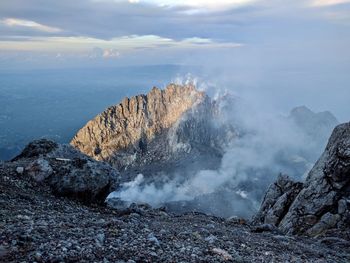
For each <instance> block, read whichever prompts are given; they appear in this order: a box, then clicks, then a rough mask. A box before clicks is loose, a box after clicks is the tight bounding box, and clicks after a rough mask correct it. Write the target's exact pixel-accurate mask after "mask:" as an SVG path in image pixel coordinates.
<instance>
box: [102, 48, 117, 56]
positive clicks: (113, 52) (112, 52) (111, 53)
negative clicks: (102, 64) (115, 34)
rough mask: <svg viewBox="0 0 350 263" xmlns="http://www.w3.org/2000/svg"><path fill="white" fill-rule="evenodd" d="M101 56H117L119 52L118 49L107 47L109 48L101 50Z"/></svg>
mask: <svg viewBox="0 0 350 263" xmlns="http://www.w3.org/2000/svg"><path fill="white" fill-rule="evenodd" d="M102 56H103V57H104V58H117V57H119V56H120V53H119V51H118V50H116V49H114V48H109V49H105V50H104V51H103V54H102Z"/></svg>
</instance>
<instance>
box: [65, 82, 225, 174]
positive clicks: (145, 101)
mask: <svg viewBox="0 0 350 263" xmlns="http://www.w3.org/2000/svg"><path fill="white" fill-rule="evenodd" d="M214 108H215V104H214V103H213V102H212V101H211V100H210V98H209V97H208V96H207V95H206V94H205V93H204V92H201V91H198V90H196V88H195V87H194V86H193V85H185V86H181V85H176V84H170V85H168V86H167V87H166V88H165V89H164V90H161V89H158V88H156V87H154V88H153V89H152V90H151V91H150V92H149V93H148V94H147V95H138V96H134V97H131V98H125V99H123V100H122V102H121V103H119V104H117V105H115V106H111V107H109V108H108V109H106V110H105V111H104V112H102V113H101V114H99V115H98V116H96V117H95V118H94V119H93V120H91V121H89V122H88V123H87V124H86V125H85V126H84V127H83V128H82V129H81V130H80V131H79V132H78V133H77V134H76V135H75V137H74V138H73V140H72V141H71V145H73V146H74V147H76V148H77V149H79V150H80V151H82V152H83V153H85V154H87V155H89V156H91V157H93V158H94V159H96V160H104V161H108V162H109V163H111V164H112V165H113V166H115V167H117V168H118V169H120V170H125V169H128V167H135V166H140V165H143V166H145V165H148V164H151V163H157V164H161V163H162V161H167V162H168V161H169V159H173V160H175V159H176V158H177V157H179V156H180V155H186V154H189V153H190V152H191V151H193V150H198V147H199V148H203V147H206V146H208V147H211V146H213V145H215V139H216V138H218V137H216V134H215V132H213V131H212V125H211V124H210V122H211V121H213V120H214V115H215V114H216V112H217V111H215V110H214ZM216 132H217V130H216ZM214 137H216V138H214ZM214 152H215V151H214ZM214 154H215V153H214Z"/></svg>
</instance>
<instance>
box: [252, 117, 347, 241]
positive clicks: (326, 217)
mask: <svg viewBox="0 0 350 263" xmlns="http://www.w3.org/2000/svg"><path fill="white" fill-rule="evenodd" d="M281 182H285V183H282V185H289V186H288V187H286V188H285V189H283V188H281V187H280V188H279V186H280V185H281ZM295 186H296V184H295V183H293V182H291V181H289V180H285V179H283V178H281V177H280V178H279V179H278V181H277V182H276V183H275V184H274V185H272V186H271V187H270V188H269V190H268V191H267V193H266V196H265V199H264V201H263V203H262V206H261V209H260V211H259V213H258V214H257V216H256V218H255V222H260V223H262V222H265V223H266V222H270V223H273V224H275V225H277V226H278V228H279V229H280V230H281V231H283V232H284V233H288V234H308V235H311V236H315V235H319V234H322V233H324V232H325V231H327V230H330V229H335V228H339V229H347V228H348V227H349V222H350V220H349V219H350V210H349V208H350V123H345V124H341V125H338V126H337V127H336V128H335V129H334V131H333V133H332V135H331V137H330V139H329V142H328V144H327V147H326V149H325V151H324V153H323V154H322V156H321V157H320V159H319V160H318V161H317V163H316V164H315V166H314V167H313V168H312V170H311V171H310V172H309V174H308V177H307V179H306V181H305V183H304V185H303V187H302V189H301V190H297V189H298V188H299V187H300V186H299V187H295ZM293 188H295V190H293ZM291 191H292V192H293V193H296V192H297V191H300V192H299V193H298V194H297V195H296V196H295V194H292V195H289V197H288V194H287V193H288V192H289V193H290V192H291ZM294 196H295V198H294ZM290 203H291V205H289V204H290ZM280 211H282V212H281V213H280ZM275 215H276V216H275Z"/></svg>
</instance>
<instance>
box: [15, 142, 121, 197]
mask: <svg viewBox="0 0 350 263" xmlns="http://www.w3.org/2000/svg"><path fill="white" fill-rule="evenodd" d="M14 160H16V161H19V160H25V161H27V160H30V161H31V162H30V163H29V165H28V166H27V167H26V169H25V172H26V173H27V174H28V175H29V176H30V177H32V178H33V179H34V180H35V181H37V182H43V181H45V182H46V183H47V184H48V185H50V187H51V188H52V191H53V192H54V193H55V194H57V195H61V196H68V197H72V198H77V199H80V200H82V201H84V202H85V203H103V202H104V200H105V198H106V197H107V195H108V194H109V193H110V192H112V191H113V190H114V189H116V187H117V186H118V184H119V179H120V178H119V173H118V172H117V171H116V170H115V169H114V168H112V167H111V166H110V165H108V164H107V163H104V162H98V161H95V160H94V159H92V158H90V157H88V156H86V155H84V154H82V153H80V152H79V151H78V150H76V149H74V148H73V147H72V146H70V145H61V144H57V143H55V142H52V141H48V140H46V139H43V140H37V141H33V142H31V143H30V144H28V145H27V146H26V147H25V149H24V150H23V152H22V153H21V154H20V155H18V156H17V157H15V158H14Z"/></svg>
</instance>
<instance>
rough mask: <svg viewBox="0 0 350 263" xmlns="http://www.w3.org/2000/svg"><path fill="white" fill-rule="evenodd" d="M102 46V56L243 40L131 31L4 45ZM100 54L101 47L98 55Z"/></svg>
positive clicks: (65, 48)
mask: <svg viewBox="0 0 350 263" xmlns="http://www.w3.org/2000/svg"><path fill="white" fill-rule="evenodd" d="M96 46H98V47H99V48H101V51H100V53H101V56H102V57H118V56H119V55H120V53H119V51H132V50H139V49H159V48H171V49H191V48H206V49H209V48H237V47H241V46H242V44H240V43H234V42H216V41H214V40H211V39H206V38H199V37H194V38H185V39H182V40H175V39H171V38H165V37H161V36H157V35H141V36H139V35H131V36H122V37H116V38H112V39H110V40H103V39H98V38H91V37H33V38H27V39H26V40H25V39H22V41H11V40H3V41H0V48H2V49H8V50H27V51H31V50H32V51H54V52H58V51H59V52H63V51H67V52H79V51H80V52H86V51H90V50H91V49H92V48H94V47H96ZM95 55H96V56H97V50H95V51H94V56H95Z"/></svg>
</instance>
